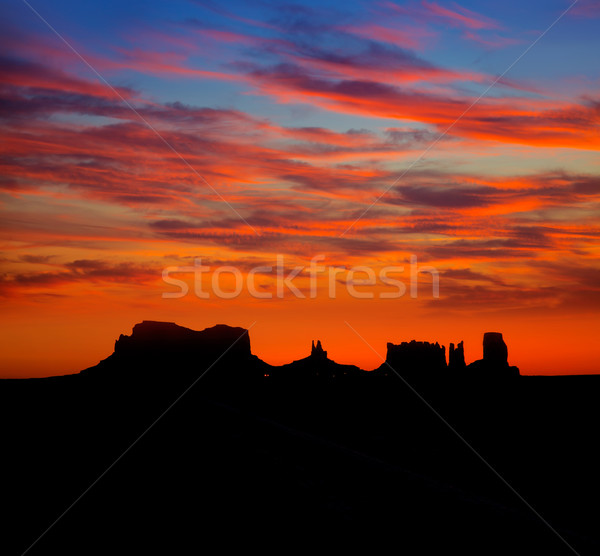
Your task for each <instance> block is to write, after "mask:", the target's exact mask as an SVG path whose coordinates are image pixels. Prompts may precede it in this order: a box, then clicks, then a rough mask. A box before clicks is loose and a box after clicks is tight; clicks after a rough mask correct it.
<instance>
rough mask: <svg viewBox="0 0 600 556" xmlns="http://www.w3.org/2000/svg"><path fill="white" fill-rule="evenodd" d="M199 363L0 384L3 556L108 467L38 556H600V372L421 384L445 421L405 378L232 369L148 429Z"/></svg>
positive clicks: (216, 372)
mask: <svg viewBox="0 0 600 556" xmlns="http://www.w3.org/2000/svg"><path fill="white" fill-rule="evenodd" d="M196 363H198V364H196V365H191V367H190V368H187V369H181V368H179V367H177V366H169V365H168V364H166V363H165V362H164V361H162V362H161V363H160V365H158V368H159V370H158V371H157V369H156V368H155V369H154V371H153V373H148V374H144V369H143V368H142V369H137V372H135V373H131V374H128V373H127V372H122V373H121V374H119V373H117V372H114V373H111V372H92V373H84V374H81V375H73V376H67V377H58V378H50V379H38V380H5V381H1V382H0V411H1V417H2V458H1V464H0V466H1V476H0V484H1V492H0V496H1V505H2V512H3V515H2V518H1V524H2V533H1V538H0V544H1V546H2V548H1V549H0V550H1V552H2V554H22V553H23V552H24V551H25V550H26V549H27V548H28V547H29V546H30V545H31V544H32V543H34V541H36V539H38V537H40V535H42V533H43V532H44V531H45V530H46V529H47V528H48V527H50V526H51V525H52V523H53V522H54V521H55V520H56V519H57V518H58V517H59V516H60V515H61V514H62V513H63V512H64V511H65V510H66V509H67V508H69V506H70V505H71V504H72V503H73V502H74V501H75V500H76V499H77V498H78V497H79V496H80V495H81V494H82V493H83V492H84V491H86V489H88V487H90V485H92V483H94V481H96V480H97V479H98V478H99V477H100V476H101V475H102V476H101V478H100V479H99V480H98V481H97V482H96V483H95V484H94V485H93V486H92V487H91V488H90V489H89V491H87V492H86V494H85V495H84V496H83V497H81V498H80V499H79V501H78V502H77V503H76V504H75V505H73V506H72V507H71V509H70V510H69V511H68V512H67V513H66V514H65V515H64V516H63V517H62V519H60V520H59V521H58V522H56V524H55V525H54V526H52V527H51V529H50V530H49V531H48V532H47V533H46V534H45V535H44V536H43V537H42V538H41V539H39V540H38V541H37V542H36V543H35V544H34V546H33V547H31V549H30V550H29V551H28V552H27V553H28V554H32V555H33V554H61V555H63V554H96V553H102V554H142V553H148V552H149V553H151V554H194V553H199V552H207V553H209V554H212V553H220V552H226V551H228V550H229V549H235V550H236V551H244V552H250V551H252V552H254V551H255V550H258V551H260V552H267V553H274V552H276V553H278V554H279V553H287V552H291V551H293V550H295V549H297V548H302V549H304V550H310V551H317V552H319V553H320V552H321V551H324V550H327V551H341V550H349V549H354V551H356V550H368V551H369V553H376V554H377V553H381V552H383V551H384V550H385V552H394V553H401V554H446V553H447V554H482V555H485V554H543V555H548V554H557V555H560V554H574V553H579V554H582V555H587V554H590V555H591V554H599V553H600V532H599V529H598V523H599V517H600V515H599V514H600V512H599V509H598V506H599V502H600V474H599V472H600V465H599V464H600V454H599V453H598V451H597V443H598V423H599V422H600V421H599V418H600V404H599V403H598V402H599V399H600V376H576V377H523V376H521V377H519V376H517V377H511V378H510V379H506V380H501V379H498V378H494V379H492V380H490V379H485V378H481V379H479V380H476V379H474V378H473V377H470V378H468V379H467V378H462V379H457V378H456V377H452V378H449V377H446V378H438V379H436V380H430V379H427V380H421V381H419V380H418V379H417V381H416V383H414V386H415V388H416V390H418V392H419V393H420V394H421V395H422V397H423V398H425V400H427V402H428V403H429V404H431V406H432V407H433V408H434V409H435V411H436V412H438V413H439V416H438V415H436V413H435V412H434V411H433V410H432V409H431V408H430V407H428V405H427V404H426V403H424V402H423V400H422V399H420V397H419V396H418V395H417V394H415V392H413V391H412V390H411V389H410V388H409V387H407V386H406V384H405V383H404V382H403V381H402V379H400V378H399V377H398V376H384V375H376V374H369V373H363V374H356V375H352V374H350V375H349V376H346V377H345V378H344V377H340V376H337V377H328V378H327V377H319V376H316V375H314V373H313V374H310V373H308V374H306V376H305V377H304V378H302V375H301V374H300V375H299V374H298V373H296V374H295V375H293V376H292V374H290V375H289V378H286V376H287V375H280V376H279V377H278V378H276V379H275V380H273V377H272V376H268V377H265V376H264V375H265V374H270V373H268V372H263V371H265V368H264V367H261V366H260V365H259V367H256V366H253V365H255V364H256V365H258V363H257V361H254V363H247V364H248V365H249V368H244V369H239V368H237V367H236V365H239V364H240V362H239V361H237V362H236V361H235V360H234V359H230V360H227V358H225V359H224V360H223V361H221V362H220V363H219V364H217V365H216V366H214V367H213V368H211V369H210V370H209V372H208V373H207V374H206V375H204V376H203V377H202V378H201V379H200V380H198V381H197V382H196V383H195V384H194V385H193V386H192V388H191V389H189V391H187V393H185V395H183V397H181V399H179V401H178V402H177V403H175V404H174V405H172V407H171V409H169V410H168V411H167V412H166V413H165V414H164V415H163V417H162V418H161V419H159V420H158V421H157V422H156V424H155V425H154V426H152V427H151V428H150V429H149V430H148V427H149V426H150V425H152V423H154V422H155V421H156V419H157V418H158V417H159V416H160V415H161V414H163V412H165V410H167V409H168V408H169V407H170V406H171V404H172V403H173V402H174V401H175V400H176V399H177V398H178V397H179V396H180V395H181V393H182V392H184V391H185V390H186V388H187V387H188V386H189V385H191V384H193V383H194V381H196V379H197V378H198V377H199V376H200V375H201V374H202V372H203V371H204V370H205V369H206V368H207V367H208V366H209V365H207V364H205V363H199V362H196ZM309 363H310V360H309V361H308V362H305V363H304V364H305V365H309ZM131 364H132V365H134V364H135V363H133V362H132V363H131ZM146 364H147V363H146ZM257 370H258V371H260V373H259V372H256V371H257ZM440 417H443V419H444V420H446V421H447V423H449V424H450V425H451V426H452V427H453V428H454V429H455V431H456V433H458V434H460V435H461V436H462V437H463V438H464V439H465V440H466V441H467V442H468V443H469V445H470V446H472V448H473V449H474V450H475V451H476V452H477V454H479V455H480V456H481V457H483V458H484V459H485V461H486V462H488V463H489V464H490V465H491V466H492V467H493V469H494V470H495V471H494V470H492V469H490V467H488V466H487V464H486V463H485V462H484V461H483V460H482V459H481V458H480V457H479V455H477V454H476V453H475V452H474V451H472V450H471V448H469V447H468V446H467V445H466V444H465V443H464V442H462V441H461V439H460V438H459V437H458V436H457V434H456V433H455V432H454V431H452V430H451V429H450V428H449V427H448V425H447V424H445V423H444V421H443V420H442V419H441V418H440ZM144 431H147V432H146V433H145V434H143V436H142V437H141V438H140V439H139V440H138V441H137V442H135V443H134V441H135V440H136V439H137V438H139V437H140V435H142V433H144ZM132 443H134V444H133V446H131V445H132ZM124 452H125V453H124ZM123 454H124V455H123ZM118 458H120V459H118ZM117 459H118V461H117V462H116V463H114V462H115V460H117ZM113 463H114V465H113V466H112V467H110V469H109V470H108V471H107V472H106V473H105V471H106V470H107V468H109V466H111V465H112V464H113ZM495 472H497V473H499V474H500V475H501V477H502V478H503V479H505V480H506V481H507V482H508V483H509V484H510V485H511V487H512V488H514V489H515V490H516V491H517V492H518V494H519V495H520V496H522V497H523V498H524V499H525V500H526V501H527V503H528V504H530V505H531V506H532V507H533V508H534V509H535V511H536V512H538V513H539V515H536V513H535V512H534V511H533V510H532V509H531V508H530V507H528V506H527V504H526V503H525V502H524V501H523V500H522V499H521V498H520V497H519V496H518V495H517V494H515V492H514V491H513V490H511V487H509V486H507V484H506V483H504V482H503V480H502V479H501V478H499V477H498V475H496V473H495ZM103 473H104V474H103ZM540 516H542V518H543V520H545V521H546V522H547V523H544V521H543V520H542V518H540ZM559 535H560V536H559ZM560 537H562V539H564V541H563V540H561V538H560ZM565 541H566V542H565ZM215 543H216V544H215ZM567 543H568V545H570V547H572V548H570V547H569V546H568V545H567ZM572 549H574V551H575V552H574V551H573V550H572Z"/></svg>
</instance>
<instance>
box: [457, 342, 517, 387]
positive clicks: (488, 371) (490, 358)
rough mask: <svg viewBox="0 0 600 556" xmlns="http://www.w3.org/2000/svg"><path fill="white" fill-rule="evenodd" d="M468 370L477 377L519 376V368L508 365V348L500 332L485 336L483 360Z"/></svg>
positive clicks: (473, 364) (474, 363)
mask: <svg viewBox="0 0 600 556" xmlns="http://www.w3.org/2000/svg"><path fill="white" fill-rule="evenodd" d="M467 369H468V370H469V371H471V372H473V373H474V374H476V375H485V376H490V377H492V376H497V377H504V376H519V374H520V373H519V368H518V367H515V366H511V365H509V364H508V347H507V345H506V343H505V342H504V338H502V333H500V332H486V333H485V334H484V335H483V359H478V360H477V361H473V363H471V364H470V365H469V366H468V367H467Z"/></svg>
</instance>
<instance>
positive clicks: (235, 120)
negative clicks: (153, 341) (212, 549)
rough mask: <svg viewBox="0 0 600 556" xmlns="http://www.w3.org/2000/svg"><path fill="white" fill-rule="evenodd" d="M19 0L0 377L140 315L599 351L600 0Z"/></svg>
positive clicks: (517, 352)
mask: <svg viewBox="0 0 600 556" xmlns="http://www.w3.org/2000/svg"><path fill="white" fill-rule="evenodd" d="M0 5H1V10H2V14H3V17H2V19H1V21H0V44H1V49H0V57H1V62H0V73H1V74H2V76H1V79H0V97H1V99H0V126H1V129H2V133H1V142H0V149H1V157H0V161H1V164H2V170H1V172H0V211H1V216H0V265H1V269H0V311H1V313H0V315H1V318H0V338H1V341H0V377H33V376H50V375H59V374H68V373H73V372H77V371H79V370H81V369H83V368H86V367H89V366H92V365H94V364H96V363H97V362H98V361H99V360H100V359H103V358H105V357H107V356H108V355H109V354H110V353H111V352H112V349H113V345H114V341H115V340H116V339H117V338H118V336H119V334H122V333H123V334H129V333H130V332H131V329H132V327H133V325H134V324H135V323H137V322H141V321H142V320H161V321H170V322H176V323H178V324H180V325H183V326H187V327H190V328H194V329H203V328H206V327H208V326H213V325H215V324H219V323H224V324H229V325H231V326H242V327H245V328H249V329H250V338H251V344H252V350H253V353H255V354H256V355H258V356H259V357H261V358H262V359H263V360H265V361H267V362H268V363H272V364H282V363H285V362H289V361H291V360H294V359H299V358H301V357H304V356H306V355H307V354H308V353H309V352H308V350H309V349H310V342H311V340H313V339H314V340H316V339H320V340H321V341H322V343H323V347H324V349H326V350H328V352H329V356H330V357H331V358H333V359H335V360H336V361H338V362H340V363H353V364H357V365H359V366H361V367H362V368H365V369H372V368H375V367H378V366H379V365H380V364H381V359H380V357H385V351H386V343H387V342H393V343H400V342H401V341H409V340H412V339H415V340H422V341H439V342H440V343H442V344H444V345H446V346H448V344H449V343H450V342H455V343H456V342H459V341H461V340H464V342H465V355H466V359H467V362H470V361H473V360H475V359H479V358H480V357H481V355H482V345H481V343H482V338H483V333H484V332H486V331H499V332H502V333H503V334H504V338H505V340H506V342H507V344H508V350H509V361H510V363H511V364H515V365H518V366H519V367H520V368H521V372H522V374H568V373H569V374H570V373H594V372H600V364H599V361H600V342H599V341H598V335H599V333H600V326H599V324H598V323H599V322H600V321H599V319H598V317H599V309H600V263H599V257H598V255H599V252H600V246H599V241H598V239H599V237H600V225H599V216H600V165H599V157H598V150H599V149H600V135H599V122H600V94H599V92H598V91H599V86H600V67H599V65H598V63H597V60H598V55H599V54H600V33H598V26H599V25H600V2H597V1H586V0H579V1H577V2H575V3H573V2H569V1H563V0H545V1H537V0H534V1H529V2H522V1H514V0H507V1H505V2H502V3H500V2H497V3H492V2H473V1H470V2H467V1H460V2H446V1H441V0H440V1H427V0H421V1H417V0H410V1H408V2H400V1H387V0H380V1H370V2H366V1H365V2H356V1H349V0H345V1H343V2H341V1H327V0H325V1H324V0H320V1H318V2H317V1H314V2H313V1H310V2H308V1H305V2H296V3H294V2H272V1H264V2H218V3H217V2H212V1H170V2H158V1H153V0H151V1H144V2H137V1H130V2H122V1H120V2H116V1H103V2H97V1H89V2H74V1H70V0H69V1H66V0H59V1H56V0H55V1H53V2H48V1H40V0H31V1H28V2H24V1H23V0H1V2H0ZM315 258H316V259H315ZM315 260H316V261H318V264H320V265H322V266H323V267H324V269H325V270H323V271H322V272H321V273H319V274H315V277H314V280H315V281H314V283H313V282H312V281H311V280H312V279H313V277H312V276H310V272H309V265H310V264H311V261H315ZM411 260H412V261H415V260H416V261H417V263H416V264H417V266H416V268H417V270H418V269H419V268H420V267H429V268H432V269H434V270H435V273H433V272H428V271H426V268H425V269H424V270H423V271H422V272H418V273H417V274H416V277H417V278H416V279H417V280H418V291H417V292H415V295H412V294H411V288H410V280H411V274H410V272H411V271H410V269H411V268H412V267H411V263H410V261H411ZM278 261H280V263H278ZM200 264H201V265H203V266H205V267H207V269H208V270H207V271H205V272H204V273H201V274H200V273H196V274H194V273H193V272H191V269H192V268H194V267H198V266H199V265H200ZM278 264H279V265H280V268H279V270H280V271H281V274H282V276H290V273H292V275H293V274H294V272H296V271H295V270H294V269H295V268H296V267H304V270H297V272H296V274H295V277H294V276H292V278H293V280H292V279H291V278H290V280H289V281H288V282H287V283H285V284H283V288H282V292H281V295H279V294H278V292H279V290H278V275H277V272H278V270H277V268H278V267H277V265H278ZM222 267H226V268H225V270H223V269H222ZM265 267H267V268H268V267H271V269H272V271H268V270H265ZM357 267H361V268H362V270H360V269H359V270H356V268H357ZM390 267H391V270H390ZM186 268H187V271H185V269H186ZM218 268H221V270H220V271H218V272H215V269H218ZM257 268H258V270H257ZM332 268H337V269H339V273H338V274H335V275H334V276H333V278H331V277H330V275H329V270H330V269H332ZM365 268H367V269H371V270H365ZM386 268H387V271H384V272H388V275H389V276H392V275H393V276H395V278H396V280H399V281H400V282H402V284H403V286H401V287H400V286H396V287H395V288H394V287H392V286H391V285H390V283H389V282H387V283H386V282H385V280H382V279H381V276H382V269H386ZM174 269H176V270H177V271H178V272H179V274H177V275H176V274H173V275H172V276H177V278H178V279H179V280H182V281H183V283H185V284H186V286H185V289H187V290H188V292H187V295H179V294H178V292H181V293H183V289H182V288H184V286H183V285H181V282H179V284H180V285H179V286H178V285H177V283H174V282H173V281H172V280H171V281H169V280H170V278H168V277H167V280H165V272H167V273H169V272H175V270H174ZM353 269H354V270H353ZM371 272H372V274H370V273H371ZM167 276H171V275H170V274H167ZM373 276H375V278H374V279H373ZM436 276H437V279H438V280H439V295H436V294H435V291H434V287H433V286H434V284H435V281H436V280H435V277H436ZM249 278H252V280H253V282H252V283H253V284H254V286H255V287H254V290H250V288H248V287H246V285H247V284H248V279H249ZM238 279H239V280H241V284H242V287H241V288H238V282H237V281H238ZM215 280H217V282H216V284H217V286H218V288H220V291H222V292H225V295H224V296H223V295H222V296H218V295H216V294H215V291H216V288H215V287H214V284H215ZM289 283H293V285H294V286H293V288H295V290H294V289H293V288H291V287H288V286H287V284H289ZM279 285H281V284H279ZM332 285H333V286H335V287H336V291H335V295H332V294H331V286H332ZM349 286H350V287H349ZM311 287H312V288H313V289H311ZM352 287H354V290H352ZM211 288H212V289H211ZM198 289H201V290H202V292H205V293H208V296H206V295H196V293H195V292H196V291H197V290H198ZM238 290H239V292H238ZM404 290H405V291H404ZM252 291H255V292H259V294H262V295H254V294H253V293H252ZM357 291H358V292H359V293H360V294H363V295H359V296H356V295H353V294H352V292H357ZM394 292H396V293H397V294H398V295H394ZM228 293H231V295H227V294H228ZM238 293H239V295H237V294H238ZM386 293H387V294H388V295H387V296H386V295H385V294H386ZM400 293H403V295H400ZM234 294H236V295H234ZM225 297H226V298H225Z"/></svg>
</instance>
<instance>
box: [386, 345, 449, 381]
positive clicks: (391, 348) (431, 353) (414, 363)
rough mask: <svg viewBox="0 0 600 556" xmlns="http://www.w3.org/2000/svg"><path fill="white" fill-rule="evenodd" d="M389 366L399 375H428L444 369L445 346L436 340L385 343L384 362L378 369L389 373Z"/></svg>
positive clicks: (422, 376) (421, 376)
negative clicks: (431, 341) (434, 341)
mask: <svg viewBox="0 0 600 556" xmlns="http://www.w3.org/2000/svg"><path fill="white" fill-rule="evenodd" d="M390 367H391V368H392V369H394V371H396V372H397V373H400V374H401V375H405V374H410V375H414V376H415V377H416V378H425V377H427V378H428V377H429V376H430V375H431V374H435V373H437V372H442V371H444V370H446V368H447V365H446V347H445V346H441V345H440V344H439V343H438V342H436V343H435V344H433V343H430V342H418V341H416V340H411V341H410V342H402V343H401V344H397V345H396V344H392V343H391V342H388V344H387V355H386V358H385V363H384V364H383V365H382V366H381V367H379V369H378V370H379V371H382V372H383V373H384V374H390V372H393V371H391V369H390Z"/></svg>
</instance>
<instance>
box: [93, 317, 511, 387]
mask: <svg viewBox="0 0 600 556" xmlns="http://www.w3.org/2000/svg"><path fill="white" fill-rule="evenodd" d="M213 366H214V367H215V370H214V371H212V370H211V373H210V374H211V379H213V380H222V379H224V381H225V382H227V383H228V384H231V383H232V380H233V379H234V378H235V380H236V381H240V380H241V381H242V382H243V383H245V381H247V380H255V381H256V380H260V379H263V378H269V379H292V380H302V379H308V378H311V377H313V378H314V377H320V378H344V377H361V376H363V377H364V376H369V375H370V376H381V375H384V376H387V375H390V374H394V373H393V372H392V371H391V369H390V367H391V368H392V369H394V371H396V372H397V373H400V374H402V375H405V376H407V377H411V378H414V379H418V380H435V379H437V378H440V377H450V378H451V377H466V378H468V377H472V378H480V377H481V378H484V379H485V378H494V377H508V376H517V375H519V369H518V368H517V367H511V366H509V364H508V349H507V347H506V343H505V342H504V339H503V338H502V334H501V333H499V332H486V333H485V334H484V339H483V359H481V360H479V361H475V362H474V363H471V364H470V365H468V366H467V365H465V356H464V346H463V342H462V341H461V342H459V343H458V345H457V346H456V347H455V346H454V344H450V350H449V362H448V363H446V348H445V346H443V345H440V344H439V343H438V342H435V343H431V342H421V341H416V340H412V341H410V342H402V343H400V344H393V343H388V344H387V357H386V363H385V364H383V365H381V367H379V368H378V369H376V370H375V371H373V372H369V371H363V370H362V369H360V368H359V367H356V366H354V365H341V364H339V363H336V362H335V361H333V360H331V359H330V358H329V357H328V356H327V351H325V350H324V349H323V346H322V344H321V341H320V340H317V341H316V343H315V341H314V340H313V341H312V345H311V351H310V355H308V356H307V357H305V358H303V359H299V360H297V361H293V362H292V363H288V364H286V365H282V366H272V365H268V364H267V363H265V362H264V361H261V360H260V359H259V358H258V357H256V356H255V355H252V353H251V350H250V336H249V334H248V331H247V330H246V329H244V328H240V327H231V326H227V325H224V324H218V325H216V326H213V327H211V328H206V329H205V330H201V331H197V330H191V329H190V328H185V327H183V326H179V325H177V324H175V323H173V322H157V321H143V322H141V323H138V324H136V325H135V326H134V327H133V330H132V333H131V335H130V336H127V335H123V334H121V335H120V336H119V338H118V340H117V341H116V342H115V349H114V353H113V354H112V355H110V356H109V357H107V358H106V359H104V360H103V361H101V362H100V363H98V365H96V366H94V367H90V368H89V369H85V370H84V371H82V373H83V374H85V375H92V376H104V377H109V376H115V377H118V378H123V379H126V378H128V377H133V378H135V379H139V378H142V377H154V378H158V379H160V380H162V379H169V378H173V377H178V376H182V377H186V376H189V375H192V376H199V374H200V373H202V372H204V371H206V370H207V369H209V368H210V369H212V367H213ZM213 375H214V376H213Z"/></svg>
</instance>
